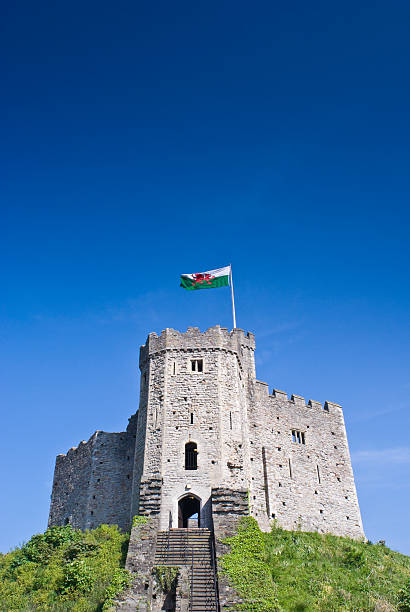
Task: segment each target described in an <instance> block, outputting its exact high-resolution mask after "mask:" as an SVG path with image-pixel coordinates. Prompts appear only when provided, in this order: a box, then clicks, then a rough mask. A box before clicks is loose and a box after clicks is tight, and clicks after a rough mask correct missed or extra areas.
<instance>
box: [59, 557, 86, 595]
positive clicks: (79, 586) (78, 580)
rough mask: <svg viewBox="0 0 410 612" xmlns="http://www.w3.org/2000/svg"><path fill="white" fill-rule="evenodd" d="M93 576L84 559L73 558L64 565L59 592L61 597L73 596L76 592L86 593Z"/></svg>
mask: <svg viewBox="0 0 410 612" xmlns="http://www.w3.org/2000/svg"><path fill="white" fill-rule="evenodd" d="M93 582H94V576H93V573H92V571H91V569H90V567H89V566H88V565H87V564H86V563H85V560H84V559H74V561H70V562H69V563H66V564H65V565H64V569H63V579H62V581H61V586H60V589H59V591H60V593H61V595H62V596H63V597H66V598H73V597H76V596H77V595H78V593H88V592H89V591H91V588H92V586H93Z"/></svg>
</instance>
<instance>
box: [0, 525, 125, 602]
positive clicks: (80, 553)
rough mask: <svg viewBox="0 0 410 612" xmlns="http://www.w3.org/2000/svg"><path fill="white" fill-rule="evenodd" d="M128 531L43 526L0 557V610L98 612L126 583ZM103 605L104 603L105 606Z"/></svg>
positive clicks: (112, 528) (104, 528)
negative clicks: (82, 529)
mask: <svg viewBox="0 0 410 612" xmlns="http://www.w3.org/2000/svg"><path fill="white" fill-rule="evenodd" d="M128 540H129V535H128V534H122V533H121V532H120V531H119V530H118V528H117V527H116V526H109V525H101V526H100V527H98V528H97V529H94V530H93V531H86V532H81V531H77V530H75V529H73V528H72V527H71V526H70V525H66V526H64V527H53V528H51V529H47V531H46V532H45V533H44V534H39V535H35V536H33V537H32V538H31V540H30V541H29V542H27V544H25V545H24V546H22V547H21V548H19V549H16V550H15V551H13V552H10V553H8V554H7V555H2V556H1V557H0V612H32V611H37V610H38V611H39V612H40V611H41V612H43V611H50V612H97V611H98V612H100V611H101V610H102V609H103V606H104V605H105V603H106V601H109V600H110V598H112V596H113V594H114V593H115V595H117V594H119V592H120V591H121V590H122V588H123V587H124V586H125V584H126V578H127V579H128V572H125V570H124V569H123V566H124V563H125V549H126V548H127V544H128ZM105 609H107V607H106V608H105Z"/></svg>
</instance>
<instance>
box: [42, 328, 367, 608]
mask: <svg viewBox="0 0 410 612" xmlns="http://www.w3.org/2000/svg"><path fill="white" fill-rule="evenodd" d="M254 351H255V339H254V336H253V334H251V333H247V334H245V333H244V332H243V331H242V330H240V329H234V330H233V331H232V332H229V331H228V330H227V329H225V328H221V327H219V326H216V327H213V328H210V329H208V330H207V331H206V332H204V333H201V332H200V331H199V329H198V328H189V329H188V331H187V332H186V333H180V332H178V331H175V330H173V329H166V330H165V331H163V332H162V333H161V335H160V336H158V335H157V334H155V333H151V334H150V335H149V336H148V339H147V342H146V344H145V345H144V346H142V347H141V349H140V362H139V365H140V370H141V390H140V402H139V410H138V412H137V413H136V414H135V415H133V416H132V417H131V418H130V419H129V424H128V427H127V429H126V431H125V432H120V433H106V432H102V431H97V432H96V433H94V434H93V435H92V436H91V438H90V439H89V440H88V442H81V443H80V444H79V446H78V447H77V448H71V449H70V450H69V451H68V453H67V454H66V455H58V457H57V460H56V467H55V474H54V483H53V492H52V500H51V508H50V517H49V525H50V526H51V525H62V524H66V523H70V524H72V525H73V526H74V527H76V528H80V529H86V528H94V527H96V526H98V525H100V524H101V523H115V524H117V525H119V526H120V527H121V528H122V529H124V530H129V529H130V527H131V525H132V517H134V516H136V515H139V516H145V517H148V518H149V522H147V523H146V524H144V525H143V526H141V525H139V526H134V528H133V530H132V534H131V542H130V550H129V553H128V560H127V567H129V569H131V570H133V569H134V570H135V571H136V572H138V571H142V573H143V574H144V576H145V578H144V580H145V584H144V585H142V583H141V584H140V583H139V582H138V580H137V582H136V583H135V584H134V587H133V593H134V594H133V595H132V596H130V597H131V599H128V600H127V602H123V603H122V604H121V606H120V607H121V609H124V610H136V609H141V610H142V609H145V608H144V607H140V608H138V607H135V606H136V603H135V602H136V601H138V602H139V604H138V605H142V604H141V602H142V601H148V600H150V603H149V604H148V603H147V604H146V605H147V606H148V605H152V606H153V607H152V608H150V609H152V610H156V609H158V610H160V609H165V610H166V609H169V610H174V609H181V610H182V609H184V608H183V606H182V604H181V606H182V607H181V606H180V608H178V607H177V608H175V605H176V603H175V601H174V600H175V597H174V600H173V603H172V602H171V604H169V606H170V607H168V608H167V607H163V608H161V607H158V608H155V605H154V604H153V603H152V602H153V598H154V599H155V597H154V595H153V593H154V591H155V585H154V586H153V582H152V577H150V576H151V574H150V572H151V571H152V567H153V565H154V563H155V559H154V557H155V554H156V555H157V557H156V559H157V561H158V560H159V561H160V562H161V563H164V562H165V563H166V561H167V560H166V559H165V561H164V558H162V557H161V555H159V552H158V551H159V542H160V541H161V537H162V536H160V535H159V534H164V533H165V532H169V530H170V533H172V534H173V537H176V534H181V533H182V536H184V534H185V532H186V533H192V531H191V530H195V529H196V530H197V532H198V533H202V534H204V533H209V534H211V536H210V537H211V538H213V535H212V534H214V535H215V544H216V550H215V551H214V553H213V554H214V556H215V554H216V557H215V558H216V560H217V559H218V557H219V555H220V554H222V552H223V545H222V544H220V543H219V541H220V536H222V535H224V534H227V533H231V532H232V530H233V529H234V528H235V525H236V521H237V520H238V517H240V516H242V515H246V514H249V513H250V514H251V515H252V516H254V517H255V519H256V520H257V521H258V523H259V525H260V527H261V528H262V529H263V530H268V529H269V528H270V524H271V523H272V521H273V520H276V521H277V523H278V524H279V525H280V526H281V527H283V528H285V529H302V530H306V531H319V532H322V533H325V532H330V533H334V534H337V535H345V536H350V537H353V538H360V537H363V527H362V522H361V517H360V510H359V505H358V500H357V496H356V488H355V483H354V478H353V471H352V466H351V462H350V455H349V449H348V443H347V437H346V430H345V425H344V419H343V412H342V408H341V407H340V406H339V405H338V404H334V403H331V402H325V403H324V404H323V405H322V404H321V403H319V402H316V401H313V400H309V401H308V402H307V403H306V401H305V399H304V398H303V397H300V396H297V395H292V396H291V397H290V398H289V397H288V396H287V395H286V393H284V392H283V391H278V390H276V389H275V390H273V392H272V394H270V393H269V388H268V385H267V384H266V383H264V382H260V381H258V380H257V379H256V375H255V360H254ZM187 527H188V528H189V529H186V528H187ZM144 530H145V531H144ZM182 530H185V532H182ZM207 530H208V531H207ZM137 532H138V533H137ZM142 532H144V533H145V536H144V537H143V538H142V540H141V539H140V540H138V537H139V538H141V533H142ZM137 536H138V537H137ZM182 536H181V537H182ZM178 537H179V536H178ZM184 537H185V536H184ZM186 537H188V536H186ZM169 541H170V539H169V536H168V549H169ZM187 541H188V540H187ZM138 542H140V543H138ZM141 542H142V543H141ZM141 547H142V548H141ZM144 547H145V548H144ZM158 555H159V556H158ZM211 561H212V559H211ZM211 565H212V563H211ZM192 576H193V574H192ZM192 576H191V580H193V577H192ZM188 578H189V577H188ZM188 578H187V579H188ZM215 584H216V583H215ZM147 585H148V586H147ZM218 588H219V600H220V602H221V605H222V603H223V602H225V603H226V602H229V597H230V595H229V586H227V585H226V584H224V583H223V580H222V582H221V580H220V581H219V587H218ZM144 589H145V593H144ZM215 592H217V587H216V586H215ZM141 598H142V599H141ZM144 598H145V599H144ZM171 599H172V598H171ZM177 599H178V597H177ZM217 599H218V597H216V600H217ZM144 605H145V604H144ZM158 605H159V604H158ZM161 605H162V604H161ZM164 605H165V604H164ZM166 605H168V604H166ZM217 605H218V603H217V602H216V603H215V606H217ZM127 606H129V607H127ZM172 606H174V607H172ZM191 606H192V602H191ZM203 606H204V604H202V607H197V608H195V607H191V608H189V609H192V610H194V609H197V610H202V609H203V610H206V609H209V610H211V609H212V610H216V609H218V608H217V607H203ZM147 609H148V608H147ZM186 609H188V608H186Z"/></svg>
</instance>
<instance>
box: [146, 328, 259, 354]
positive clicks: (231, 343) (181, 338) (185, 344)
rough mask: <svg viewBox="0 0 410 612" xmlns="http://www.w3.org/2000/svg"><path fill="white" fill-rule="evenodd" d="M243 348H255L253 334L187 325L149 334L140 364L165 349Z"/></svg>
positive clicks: (239, 349)
mask: <svg viewBox="0 0 410 612" xmlns="http://www.w3.org/2000/svg"><path fill="white" fill-rule="evenodd" d="M243 348H248V349H251V350H252V351H253V350H255V336H254V334H252V333H251V332H247V333H245V332H244V330H243V329H238V328H236V329H233V330H232V331H228V329H227V328H226V327H220V326H219V325H216V326H215V327H210V328H209V329H207V330H206V331H204V332H201V330H200V329H199V327H188V329H187V331H186V332H179V331H177V330H175V329H172V328H169V327H168V328H166V329H164V330H163V331H162V332H161V334H160V335H159V336H158V335H157V334H156V333H155V332H153V333H151V334H149V336H148V338H147V341H146V343H145V344H144V345H143V346H141V348H140V364H141V363H144V362H145V361H146V360H147V359H148V357H149V356H150V355H153V354H155V353H158V352H161V351H167V350H186V351H195V350H207V349H209V350H215V349H221V350H228V351H233V352H235V353H240V352H241V350H242V349H243Z"/></svg>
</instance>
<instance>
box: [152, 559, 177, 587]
mask: <svg viewBox="0 0 410 612" xmlns="http://www.w3.org/2000/svg"><path fill="white" fill-rule="evenodd" d="M154 574H155V577H156V579H157V580H158V582H159V584H160V585H161V589H162V591H163V593H169V592H170V591H175V589H176V585H177V579H178V574H179V567H170V566H169V565H156V566H155V567H154Z"/></svg>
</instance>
